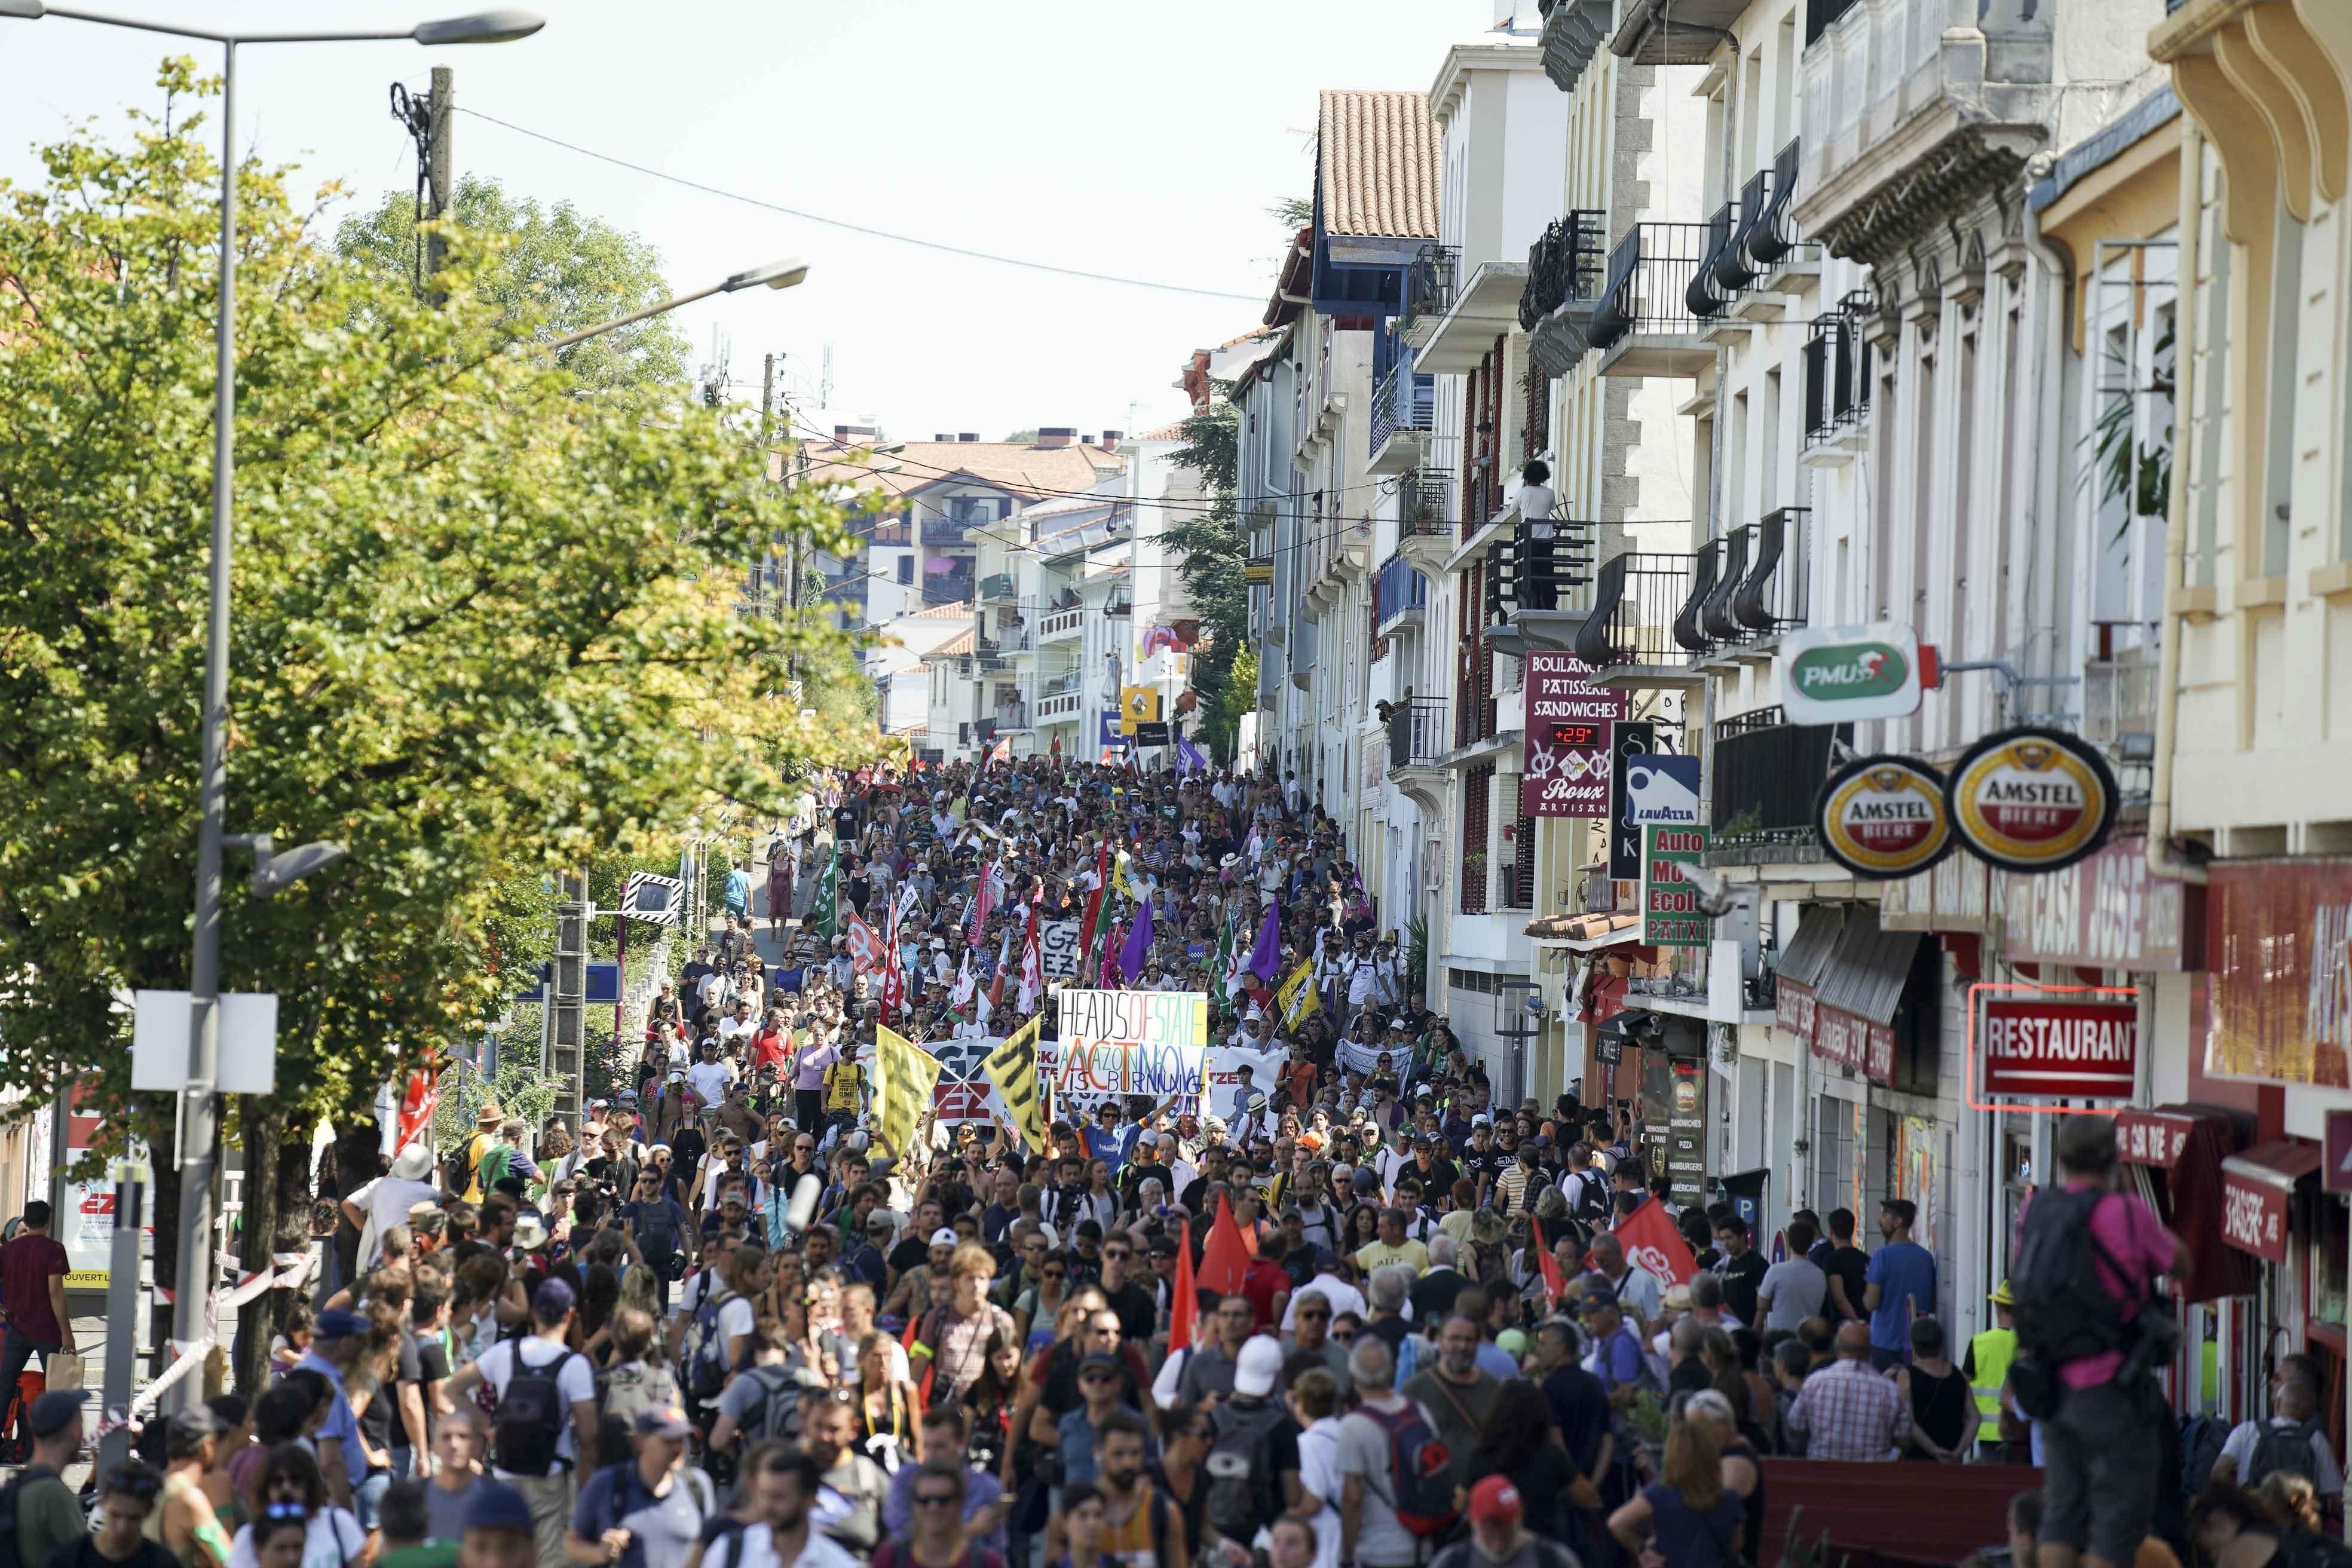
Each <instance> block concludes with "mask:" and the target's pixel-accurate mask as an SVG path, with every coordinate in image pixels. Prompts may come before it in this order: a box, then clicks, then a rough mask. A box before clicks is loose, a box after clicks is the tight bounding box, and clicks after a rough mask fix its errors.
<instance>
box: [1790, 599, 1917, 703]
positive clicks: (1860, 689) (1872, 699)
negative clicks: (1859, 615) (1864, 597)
mask: <svg viewBox="0 0 2352 1568" xmlns="http://www.w3.org/2000/svg"><path fill="white" fill-rule="evenodd" d="M1779 664H1780V669H1779V675H1780V710H1781V713H1782V714H1783V715H1784V716H1785V717H1786V718H1787V720H1788V721H1789V722H1790V723H1791V724H1846V723H1852V722H1853V721H1856V720H1862V719H1900V718H1902V717H1903V716H1904V715H1905V714H1906V713H1916V712H1917V711H1918V710H1919V639H1918V638H1917V637H1916V636H1914V635H1913V633H1912V630H1911V628H1910V627H1909V626H1905V625H1903V624H1902V623H1901V622H1899V621H1873V622H1871V623H1870V624H1869V625H1867V626H1816V627H1811V628H1809V629H1807V630H1804V631H1797V632H1791V633H1790V634H1789V635H1788V636H1787V637H1782V638H1781V639H1780V655H1779Z"/></svg>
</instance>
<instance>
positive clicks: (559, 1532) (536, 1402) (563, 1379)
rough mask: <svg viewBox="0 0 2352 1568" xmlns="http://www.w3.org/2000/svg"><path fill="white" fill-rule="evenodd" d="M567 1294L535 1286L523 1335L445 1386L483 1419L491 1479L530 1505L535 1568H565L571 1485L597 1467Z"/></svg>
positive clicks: (582, 1362) (588, 1385)
mask: <svg viewBox="0 0 2352 1568" xmlns="http://www.w3.org/2000/svg"><path fill="white" fill-rule="evenodd" d="M573 1304H574V1299H573V1296H572V1287H571V1286H570V1285H568V1284H566V1283H565V1282H564V1281H563V1280H562V1279H545V1280H541V1282H540V1287H539V1289H537V1290H535V1291H533V1292H532V1293H531V1298H530V1334H529V1335H527V1336H526V1337H524V1338H522V1339H519V1340H501V1341H499V1342H498V1343H496V1344H494V1345H492V1346H490V1348H489V1349H488V1350H486V1351H484V1352H482V1353H481V1355H480V1357H479V1358H478V1359H477V1360H476V1361H475V1362H474V1363H472V1364H471V1365H469V1366H467V1367H463V1368H461V1369H460V1370H459V1371H458V1372H457V1375H456V1376H454V1377H452V1378H451V1379H450V1380H449V1395H450V1397H451V1398H453V1399H457V1398H463V1397H465V1396H466V1395H467V1394H473V1395H474V1396H475V1398H476V1400H477V1402H478V1404H479V1405H481V1406H482V1409H483V1413H484V1414H485V1415H488V1417H489V1418H490V1465H491V1473H492V1474H493V1475H495V1476H496V1477H497V1478H498V1479H499V1480H502V1481H504V1482H506V1483H507V1484H508V1485H509V1486H511V1487H513V1488H514V1489H515V1490H517V1491H519V1492H520V1493H521V1494H522V1496H523V1500H525V1501H526V1502H528V1503H529V1504H530V1517H531V1525H532V1532H533V1534H534V1536H535V1537H536V1539H537V1542H538V1547H539V1568H565V1563H567V1561H568V1559H567V1558H566V1557H565V1555H564V1550H563V1543H564V1539H565V1535H566V1532H567V1531H568V1530H569V1529H570V1526H571V1523H572V1502H573V1494H574V1491H575V1479H576V1477H577V1476H578V1475H580V1474H583V1473H590V1472H593V1470H594V1469H595V1467H596V1377H595V1373H594V1371H593V1368H592V1367H591V1366H590V1364H589V1362H588V1358H587V1357H586V1356H583V1355H582V1354H580V1353H579V1352H576V1351H574V1350H572V1347H571V1343H570V1336H571V1332H572V1306H573Z"/></svg>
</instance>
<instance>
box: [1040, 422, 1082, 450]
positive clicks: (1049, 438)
mask: <svg viewBox="0 0 2352 1568" xmlns="http://www.w3.org/2000/svg"><path fill="white" fill-rule="evenodd" d="M1077 438H1078V427H1077V426H1075V425H1041V426H1038V427H1037V445H1039V446H1040V447H1066V446H1068V445H1069V444H1070V443H1071V442H1073V441H1075V440H1076V439H1077Z"/></svg>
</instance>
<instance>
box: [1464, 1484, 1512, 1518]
mask: <svg viewBox="0 0 2352 1568" xmlns="http://www.w3.org/2000/svg"><path fill="white" fill-rule="evenodd" d="M1524 1511H1525V1510H1524V1509H1523V1508H1522V1507H1521V1505H1520V1502H1519V1489H1518V1488H1517V1487H1515V1486H1513V1485H1512V1484H1511V1478H1510V1477H1508V1476H1488V1477H1487V1478H1486V1479H1485V1480H1483V1481H1480V1482H1479V1483H1478V1484H1477V1485H1476V1486H1475V1487H1472V1488H1471V1489H1470V1522H1471V1523H1473V1524H1517V1522H1518V1521H1519V1516H1520V1515H1521V1513H1523V1512H1524Z"/></svg>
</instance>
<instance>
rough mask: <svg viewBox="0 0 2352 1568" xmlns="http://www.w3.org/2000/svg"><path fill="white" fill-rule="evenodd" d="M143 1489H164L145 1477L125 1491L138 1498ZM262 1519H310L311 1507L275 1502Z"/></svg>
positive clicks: (263, 1512)
mask: <svg viewBox="0 0 2352 1568" xmlns="http://www.w3.org/2000/svg"><path fill="white" fill-rule="evenodd" d="M142 1487H144V1488H145V1489H146V1491H147V1493H148V1494H150V1495H152V1494H153V1493H154V1492H156V1491H159V1490H161V1489H162V1488H161V1485H160V1483H151V1482H149V1481H148V1480H147V1479H145V1478H144V1477H142V1478H141V1479H139V1480H137V1481H134V1482H131V1483H129V1484H127V1485H126V1486H125V1487H124V1488H123V1489H124V1490H126V1491H128V1492H130V1493H131V1495H132V1496H133V1497H136V1496H139V1495H140V1489H141V1488H142ZM261 1517H262V1518H264V1519H309V1518H310V1507H309V1505H307V1504H304V1503H299V1502H274V1503H271V1504H270V1505H269V1506H268V1507H267V1508H265V1509H263V1510H261Z"/></svg>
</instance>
